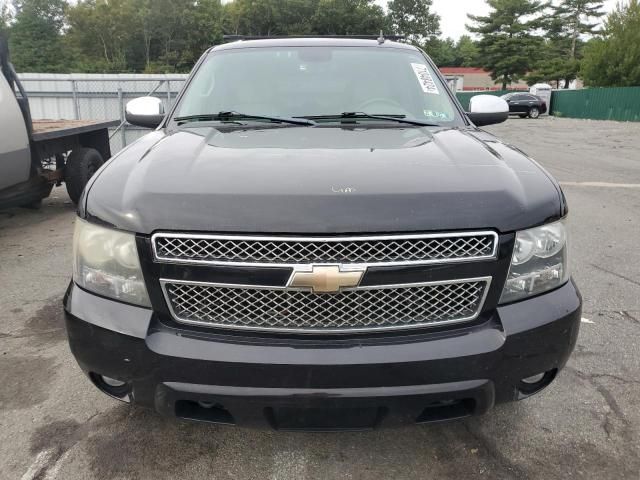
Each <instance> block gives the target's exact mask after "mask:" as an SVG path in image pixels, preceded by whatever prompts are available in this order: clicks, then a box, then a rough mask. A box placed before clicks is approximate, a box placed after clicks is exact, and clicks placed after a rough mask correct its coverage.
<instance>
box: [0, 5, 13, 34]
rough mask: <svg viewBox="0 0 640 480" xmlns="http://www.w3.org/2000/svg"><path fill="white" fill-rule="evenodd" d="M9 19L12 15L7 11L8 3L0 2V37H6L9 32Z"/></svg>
mask: <svg viewBox="0 0 640 480" xmlns="http://www.w3.org/2000/svg"><path fill="white" fill-rule="evenodd" d="M11 19H12V15H11V10H10V9H9V3H8V2H5V1H2V0H0V35H1V34H5V35H6V34H7V33H8V32H9V25H10V23H11Z"/></svg>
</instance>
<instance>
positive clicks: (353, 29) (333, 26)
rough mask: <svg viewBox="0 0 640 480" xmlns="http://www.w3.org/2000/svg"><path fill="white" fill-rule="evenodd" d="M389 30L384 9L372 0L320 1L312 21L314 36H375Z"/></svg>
mask: <svg viewBox="0 0 640 480" xmlns="http://www.w3.org/2000/svg"><path fill="white" fill-rule="evenodd" d="M381 30H387V31H388V30H389V24H388V21H387V17H386V16H385V14H384V11H383V10H382V7H380V6H379V5H376V4H375V3H374V2H373V1H372V0H320V1H318V2H317V6H316V11H315V14H314V15H313V18H312V19H311V33H312V34H314V35H374V34H379V33H380V31H381Z"/></svg>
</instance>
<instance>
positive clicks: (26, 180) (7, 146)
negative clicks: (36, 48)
mask: <svg viewBox="0 0 640 480" xmlns="http://www.w3.org/2000/svg"><path fill="white" fill-rule="evenodd" d="M8 55H9V53H8V49H7V46H6V41H5V40H4V39H2V38H0V66H1V69H2V72H1V73H2V75H0V127H1V128H0V209H4V208H9V207H16V206H28V207H37V206H39V205H40V204H41V202H42V199H43V198H46V197H47V196H49V194H50V193H51V189H52V188H53V186H54V185H61V184H62V183H63V182H64V183H65V184H66V187H67V192H68V193H69V197H70V198H71V200H72V201H73V202H74V203H77V202H78V200H79V199H80V196H81V194H82V191H83V189H84V187H85V185H86V184H87V182H88V181H89V179H90V178H91V176H92V175H93V174H94V173H95V172H96V170H97V169H98V168H100V166H101V165H102V164H103V163H104V161H105V160H107V159H108V158H109V157H111V149H110V147H109V128H110V127H115V126H117V125H119V123H120V122H119V121H118V120H114V121H92V120H32V119H31V112H30V109H29V102H28V99H27V94H26V92H25V91H24V89H23V88H22V85H21V84H20V81H19V79H18V77H17V75H16V73H15V70H14V69H13V66H12V65H11V63H10V62H9V59H8Z"/></svg>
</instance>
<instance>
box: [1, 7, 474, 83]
mask: <svg viewBox="0 0 640 480" xmlns="http://www.w3.org/2000/svg"><path fill="white" fill-rule="evenodd" d="M5 1H8V0H5ZM2 2H3V0H0V7H2V6H3V5H4V6H5V7H6V3H2ZM14 2H15V3H16V16H15V19H12V17H11V12H10V11H9V9H8V8H4V9H2V8H0V31H1V30H2V29H7V30H8V31H9V36H10V38H11V47H12V51H13V57H14V59H15V60H16V61H15V63H16V64H17V68H18V69H19V70H21V71H26V70H32V71H40V72H63V71H82V72H107V73H108V72H114V73H115V72H147V73H165V72H166V73H169V72H188V71H189V70H190V69H191V67H192V66H193V64H194V63H195V62H196V61H197V59H198V58H199V56H200V55H201V54H202V53H203V52H204V51H205V50H206V49H207V48H209V47H210V46H211V45H215V44H218V43H221V42H222V36H223V34H231V35H234V34H235V35H359V34H361V35H366V34H369V35H373V34H375V35H377V34H379V33H380V31H381V30H382V31H384V32H387V33H403V34H406V35H408V41H411V42H413V43H415V44H416V45H419V46H421V47H423V48H425V49H426V50H427V51H428V52H429V53H430V54H431V55H432V57H433V59H434V60H435V62H436V63H437V64H438V65H451V66H458V65H475V61H476V59H477V56H478V49H477V47H476V45H475V43H474V42H473V40H471V38H470V37H468V36H463V37H462V38H461V39H460V40H459V41H458V42H457V43H456V42H454V41H453V40H452V39H449V38H447V39H439V38H437V34H438V28H439V17H438V15H437V14H435V13H434V12H432V6H431V3H432V2H431V0H393V1H390V2H389V8H388V14H387V13H385V11H384V9H383V8H382V7H381V6H380V2H379V1H376V0H234V1H232V2H226V3H225V4H224V5H222V3H221V1H220V0H74V1H70V0H14Z"/></svg>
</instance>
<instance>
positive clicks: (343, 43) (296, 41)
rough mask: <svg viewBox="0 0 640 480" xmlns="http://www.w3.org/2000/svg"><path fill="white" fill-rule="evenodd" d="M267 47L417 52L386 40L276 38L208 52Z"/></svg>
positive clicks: (226, 44)
mask: <svg viewBox="0 0 640 480" xmlns="http://www.w3.org/2000/svg"><path fill="white" fill-rule="evenodd" d="M269 47H377V48H397V49H403V50H417V48H416V47H414V46H413V45H410V44H407V43H400V42H395V41H390V40H387V41H385V42H384V43H379V42H378V41H377V40H374V39H369V38H357V37H277V38H268V39H267V38H263V39H256V40H236V41H234V42H228V43H223V44H220V45H214V46H212V47H210V48H209V50H208V51H209V52H210V51H214V50H215V51H220V50H234V49H241V48H269Z"/></svg>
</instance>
